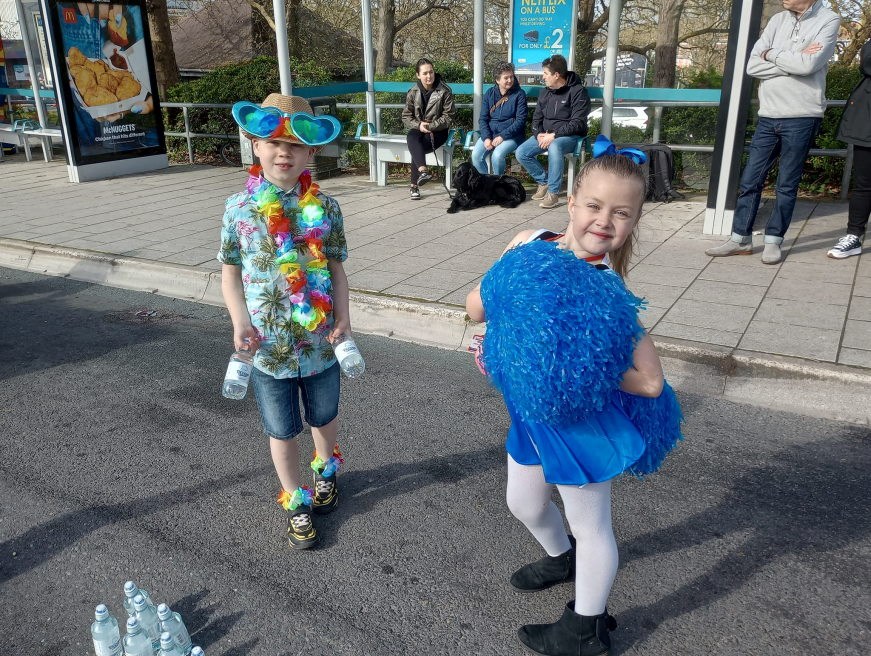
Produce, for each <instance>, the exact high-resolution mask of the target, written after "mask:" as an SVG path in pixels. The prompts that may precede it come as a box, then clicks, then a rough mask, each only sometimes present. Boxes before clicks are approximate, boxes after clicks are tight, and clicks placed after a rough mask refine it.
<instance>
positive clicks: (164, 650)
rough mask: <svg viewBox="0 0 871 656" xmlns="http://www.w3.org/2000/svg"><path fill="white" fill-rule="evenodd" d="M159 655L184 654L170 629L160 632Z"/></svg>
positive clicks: (180, 655)
mask: <svg viewBox="0 0 871 656" xmlns="http://www.w3.org/2000/svg"><path fill="white" fill-rule="evenodd" d="M158 656H184V654H183V653H182V651H181V649H180V648H179V646H178V644H176V642H175V638H173V637H172V636H171V635H170V633H169V631H164V632H163V633H161V634H160V651H159V652H158Z"/></svg>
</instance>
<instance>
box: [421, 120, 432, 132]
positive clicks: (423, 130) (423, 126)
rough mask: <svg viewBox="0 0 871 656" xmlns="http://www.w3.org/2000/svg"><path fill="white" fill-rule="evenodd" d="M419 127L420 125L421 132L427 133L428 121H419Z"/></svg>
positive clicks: (428, 130)
mask: <svg viewBox="0 0 871 656" xmlns="http://www.w3.org/2000/svg"><path fill="white" fill-rule="evenodd" d="M419 127H420V131H421V132H423V133H424V134H429V132H430V129H429V123H428V122H426V121H421V122H420V126H419Z"/></svg>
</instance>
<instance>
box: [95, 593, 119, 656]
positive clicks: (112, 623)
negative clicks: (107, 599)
mask: <svg viewBox="0 0 871 656" xmlns="http://www.w3.org/2000/svg"><path fill="white" fill-rule="evenodd" d="M91 637H92V638H93V639H94V653H96V654H97V656H121V632H120V631H119V630H118V620H116V619H115V618H114V617H112V616H111V615H110V614H109V609H108V608H106V605H105V604H100V605H99V606H97V608H96V610H95V611H94V623H93V624H91Z"/></svg>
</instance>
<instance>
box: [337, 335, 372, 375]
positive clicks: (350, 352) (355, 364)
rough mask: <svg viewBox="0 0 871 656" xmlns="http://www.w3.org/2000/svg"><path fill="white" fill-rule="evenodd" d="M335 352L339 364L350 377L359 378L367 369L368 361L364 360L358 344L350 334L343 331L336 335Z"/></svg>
mask: <svg viewBox="0 0 871 656" xmlns="http://www.w3.org/2000/svg"><path fill="white" fill-rule="evenodd" d="M333 352H334V353H335V354H336V360H338V361H339V366H340V367H341V368H342V371H344V372H345V375H346V376H347V377H348V378H357V377H358V376H360V375H361V374H362V373H363V372H364V371H366V363H365V362H363V356H362V355H360V349H359V348H357V344H356V343H355V342H354V339H353V338H352V337H351V336H350V335H347V334H345V333H343V334H341V335H339V336H338V337H336V339H335V340H333Z"/></svg>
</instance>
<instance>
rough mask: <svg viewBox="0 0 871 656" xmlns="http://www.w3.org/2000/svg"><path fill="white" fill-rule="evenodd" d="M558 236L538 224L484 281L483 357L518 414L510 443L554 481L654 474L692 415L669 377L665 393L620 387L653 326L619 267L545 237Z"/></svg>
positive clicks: (524, 461)
mask: <svg viewBox="0 0 871 656" xmlns="http://www.w3.org/2000/svg"><path fill="white" fill-rule="evenodd" d="M556 236H558V235H555V233H550V232H548V231H543V230H542V231H538V232H537V233H535V234H534V235H533V236H532V237H531V238H530V239H529V240H528V241H527V242H526V244H525V245H523V246H522V247H519V248H516V249H513V250H511V251H508V252H507V253H505V254H504V255H503V256H502V258H500V260H499V261H498V262H497V263H496V264H494V266H493V267H492V268H491V270H490V271H489V272H488V273H487V275H486V276H485V277H484V280H483V282H482V285H481V292H482V300H483V301H484V307H485V312H486V314H487V317H488V328H487V334H486V336H485V338H484V347H483V360H484V364H485V368H486V369H487V370H488V375H489V376H490V377H491V380H492V381H493V382H494V384H496V386H497V387H498V388H499V389H500V391H502V393H503V397H504V399H505V404H506V407H507V409H508V413H509V415H510V417H511V426H510V427H509V429H508V435H507V437H506V444H505V446H506V450H507V451H508V454H509V455H510V456H511V457H512V458H513V459H514V460H515V461H516V462H517V463H519V464H521V465H527V466H541V468H542V470H543V473H544V478H545V480H546V481H547V482H548V483H551V484H553V485H576V486H581V485H586V484H587V483H601V482H604V481H608V480H610V479H612V478H614V477H616V476H619V475H620V474H622V473H623V472H629V473H631V474H633V475H635V476H639V477H640V476H645V475H647V474H650V473H653V472H655V471H656V470H657V469H658V468H659V467H660V465H661V464H662V461H663V460H664V459H665V457H666V455H667V454H668V452H669V451H671V449H672V448H674V446H675V445H676V443H677V442H678V441H679V440H680V439H681V431H680V424H681V420H682V416H681V411H680V405H679V404H678V401H677V397H676V396H675V394H674V390H673V389H672V388H671V387H670V386H669V385H668V383H665V385H664V388H663V392H662V394H661V395H660V396H659V397H658V398H655V399H654V398H643V397H639V396H635V395H632V394H627V393H625V392H623V391H621V390H620V389H619V383H620V379H621V378H622V374H623V372H624V371H625V370H626V368H627V367H628V366H631V358H632V351H633V350H634V344H635V341H636V340H637V338H638V336H637V331H639V330H641V331H642V332H643V329H640V327H639V324H638V323H637V309H638V305H639V304H640V300H639V299H637V298H636V297H634V296H633V295H632V294H631V293H630V292H628V290H626V288H625V286H624V285H623V283H622V280H620V278H619V276H617V275H616V274H615V273H614V272H613V271H611V270H610V268H609V267H607V266H603V265H598V266H590V265H589V264H587V263H586V262H583V261H581V260H578V259H577V258H575V257H574V256H573V255H572V256H568V255H567V254H565V253H561V252H560V251H558V250H557V249H556V248H555V247H553V246H552V245H550V244H547V245H545V244H542V242H545V243H546V242H550V241H552V240H553V239H554V237H556ZM536 243H538V244H539V246H536V245H535V244H536ZM600 276H605V277H604V278H602V277H600ZM566 280H571V281H572V282H573V284H572V285H569V286H566V285H565V281H566ZM606 286H607V287H609V290H604V288H605V287H606ZM596 294H599V295H600V296H599V297H598V298H597V297H595V295H596ZM584 303H586V305H584ZM524 319H527V321H526V322H525V321H524ZM524 324H527V325H529V326H532V328H531V329H529V330H524V329H523V326H524ZM518 326H519V327H520V328H518ZM565 336H570V338H569V339H564V337H565ZM565 361H568V362H572V363H573V366H572V367H570V368H566V367H564V366H563V362H565Z"/></svg>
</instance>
